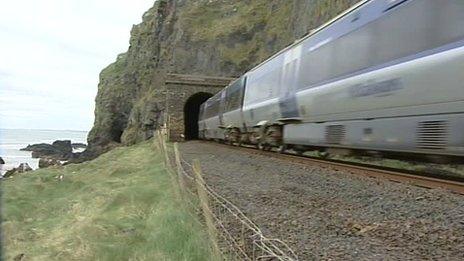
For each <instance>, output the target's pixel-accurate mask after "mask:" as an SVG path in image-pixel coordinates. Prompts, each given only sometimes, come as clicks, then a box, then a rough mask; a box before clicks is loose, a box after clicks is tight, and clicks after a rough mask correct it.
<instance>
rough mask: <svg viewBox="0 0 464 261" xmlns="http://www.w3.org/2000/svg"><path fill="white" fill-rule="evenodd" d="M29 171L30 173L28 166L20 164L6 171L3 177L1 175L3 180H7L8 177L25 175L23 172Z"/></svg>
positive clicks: (30, 169)
mask: <svg viewBox="0 0 464 261" xmlns="http://www.w3.org/2000/svg"><path fill="white" fill-rule="evenodd" d="M29 171H32V168H31V167H30V166H29V164H27V163H21V164H20V165H19V166H18V167H17V168H14V169H11V170H8V171H7V172H6V173H5V175H3V177H4V178H9V177H12V176H14V175H16V174H19V173H25V172H29Z"/></svg>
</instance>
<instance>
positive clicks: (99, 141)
mask: <svg viewBox="0 0 464 261" xmlns="http://www.w3.org/2000/svg"><path fill="white" fill-rule="evenodd" d="M357 1H359V0H233V1H232V0H158V1H156V2H155V4H154V6H153V7H152V8H151V9H150V10H148V11H147V12H146V13H145V14H144V15H143V21H142V23H141V24H139V25H135V26H134V27H133V28H132V31H131V38H130V47H129V50H128V51H127V52H126V53H124V54H120V55H119V56H118V58H117V60H116V62H114V63H113V64H111V65H109V66H108V67H107V68H105V69H104V70H103V71H102V72H101V75H100V84H99V86H98V95H97V98H96V110H95V124H94V127H93V129H92V131H91V133H90V134H89V140H88V141H89V145H90V150H93V151H95V152H99V151H102V150H104V148H105V147H107V146H110V145H111V144H112V143H123V144H133V143H136V142H138V141H141V140H144V139H146V138H148V137H150V135H151V133H152V131H153V130H154V129H156V128H157V127H158V126H159V125H160V124H161V120H162V115H163V110H164V108H163V107H164V106H163V105H164V104H163V101H164V95H163V92H162V90H160V88H161V86H162V83H163V75H164V74H165V73H166V72H172V73H186V74H201V75H211V76H239V75H241V74H243V73H244V72H245V71H247V70H248V69H251V68H252V67H253V66H255V65H257V64H258V63H260V62H261V61H263V60H264V59H266V58H268V57H269V56H271V55H272V54H274V53H275V52H277V51H279V50H280V49H282V48H284V47H285V46H287V45H289V44H291V43H292V42H293V41H294V40H296V39H298V38H300V37H302V36H303V35H304V34H306V33H307V32H309V31H310V30H311V29H314V28H316V27H317V26H319V25H321V24H322V23H324V22H325V21H327V20H329V19H330V18H332V17H334V16H336V15H337V14H339V13H340V12H342V11H343V10H345V9H347V8H348V7H349V6H351V5H353V4H354V3H356V2H357Z"/></svg>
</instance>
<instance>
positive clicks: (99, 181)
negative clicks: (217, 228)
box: [2, 143, 211, 260]
mask: <svg viewBox="0 0 464 261" xmlns="http://www.w3.org/2000/svg"><path fill="white" fill-rule="evenodd" d="M151 146H152V145H151V144H150V143H143V144H141V145H138V146H134V147H128V148H117V149H114V150H112V151H111V152H109V153H106V154H103V155H102V156H100V157H99V158H97V159H96V160H93V161H90V162H87V163H82V164H78V165H70V166H67V167H64V168H51V169H43V170H38V171H35V172H32V173H28V174H24V175H20V176H16V177H14V178H11V179H8V180H4V181H2V183H3V202H2V203H3V228H2V230H3V232H4V237H3V240H4V242H3V243H4V250H5V251H6V255H5V256H4V257H5V258H6V259H5V260H13V258H14V257H19V255H21V254H24V259H23V260H211V258H210V250H209V249H210V248H209V245H208V242H209V241H208V240H206V238H207V236H206V235H205V234H204V233H203V231H202V228H201V226H200V225H199V223H198V221H197V220H196V217H195V215H194V214H191V213H190V212H189V211H188V210H187V209H186V208H184V206H182V205H181V204H180V203H179V202H178V201H176V200H175V196H174V194H173V191H172V189H173V188H172V183H171V182H170V180H169V175H168V174H167V173H166V171H165V169H164V168H163V164H162V158H161V155H158V154H156V153H155V152H154V150H153V149H152V148H151ZM60 175H63V176H64V178H63V180H62V181H60V180H59V176H60ZM57 177H58V178H57Z"/></svg>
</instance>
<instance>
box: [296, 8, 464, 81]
mask: <svg viewBox="0 0 464 261" xmlns="http://www.w3.org/2000/svg"><path fill="white" fill-rule="evenodd" d="M463 24H464V4H463V2H462V1H460V0H449V1H446V4H444V3H443V2H441V1H436V0H423V1H406V2H405V3H404V4H402V5H401V7H400V6H398V7H397V8H395V11H392V12H389V13H386V14H385V15H383V16H382V17H380V18H379V19H377V20H375V21H373V22H371V23H369V24H367V25H365V26H363V27H361V28H359V29H357V30H355V31H353V32H351V33H349V34H346V35H344V36H342V37H340V38H338V39H336V40H334V41H332V42H330V43H327V44H326V45H323V46H322V47H319V48H317V49H315V50H313V51H311V52H309V53H307V54H306V55H304V56H303V57H302V61H301V68H302V69H303V70H304V73H301V74H300V76H299V79H298V88H299V89H306V88H311V87H314V86H317V85H320V84H323V83H325V82H329V81H331V80H334V79H337V78H339V77H344V76H347V75H351V74H354V73H356V72H359V71H362V70H364V69H368V68H374V67H376V66H381V65H382V64H386V63H389V62H392V61H395V60H400V59H406V58H407V59H413V58H414V57H413V56H414V55H416V54H419V53H421V52H424V51H427V50H431V49H434V48H438V47H441V46H443V45H446V44H448V43H452V42H456V41H459V40H462V39H464V26H463ZM408 57H410V58H408Z"/></svg>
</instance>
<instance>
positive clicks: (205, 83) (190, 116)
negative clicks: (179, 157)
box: [164, 74, 234, 141]
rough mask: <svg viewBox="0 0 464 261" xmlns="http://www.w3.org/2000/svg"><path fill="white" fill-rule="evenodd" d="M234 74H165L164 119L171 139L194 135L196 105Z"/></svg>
mask: <svg viewBox="0 0 464 261" xmlns="http://www.w3.org/2000/svg"><path fill="white" fill-rule="evenodd" d="M233 80H234V78H226V77H211V76H201V75H185V74H167V75H166V80H165V90H164V93H165V95H166V96H165V97H166V107H165V114H164V123H165V124H166V126H167V127H168V129H169V138H170V140H171V141H182V140H191V139H196V138H198V125H197V124H198V116H199V111H200V105H201V104H202V103H203V102H205V101H206V100H207V99H208V98H209V97H211V96H212V95H214V94H216V93H218V92H219V91H221V90H222V89H223V88H224V87H225V86H227V85H228V84H229V83H230V82H231V81H233Z"/></svg>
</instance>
